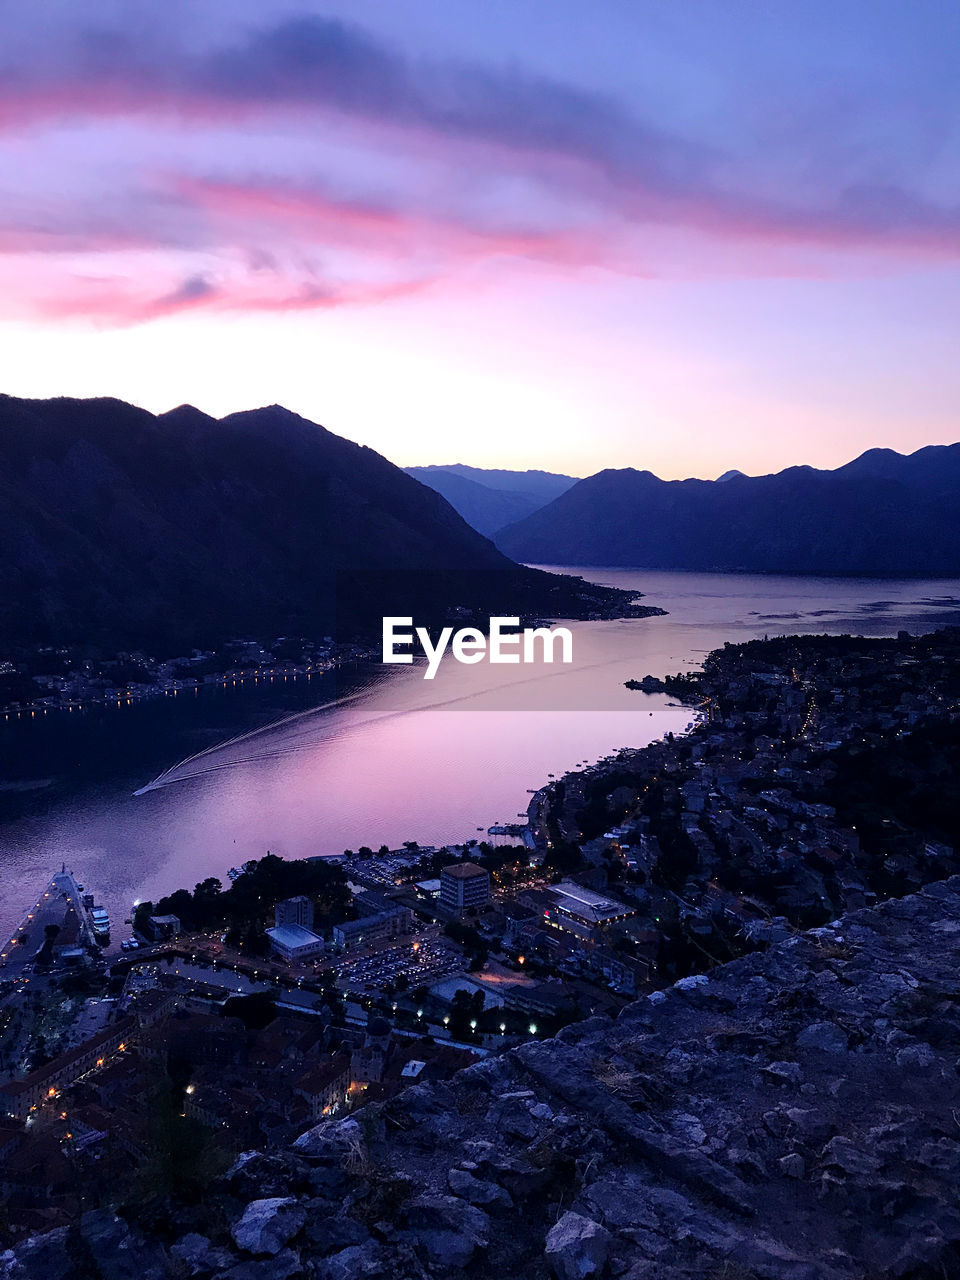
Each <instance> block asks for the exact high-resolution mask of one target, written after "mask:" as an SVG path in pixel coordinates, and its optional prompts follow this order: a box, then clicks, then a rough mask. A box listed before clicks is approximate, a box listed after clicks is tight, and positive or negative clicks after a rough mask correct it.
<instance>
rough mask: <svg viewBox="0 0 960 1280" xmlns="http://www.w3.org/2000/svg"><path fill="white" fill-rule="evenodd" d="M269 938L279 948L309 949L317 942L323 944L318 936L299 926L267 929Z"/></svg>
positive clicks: (283, 925)
mask: <svg viewBox="0 0 960 1280" xmlns="http://www.w3.org/2000/svg"><path fill="white" fill-rule="evenodd" d="M266 934H267V937H268V938H269V939H270V941H271V942H274V943H276V945H277V946H278V947H290V948H291V949H292V948H294V947H308V946H312V945H314V944H315V943H317V942H322V941H323V939H322V938H319V937H318V936H317V934H315V933H313V932H312V931H311V930H310V929H304V928H303V926H302V925H299V924H282V925H279V926H278V927H277V928H276V929H267V931H266Z"/></svg>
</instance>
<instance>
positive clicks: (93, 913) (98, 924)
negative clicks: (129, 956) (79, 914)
mask: <svg viewBox="0 0 960 1280" xmlns="http://www.w3.org/2000/svg"><path fill="white" fill-rule="evenodd" d="M90 923H91V924H92V925H93V936H94V937H95V938H96V940H97V942H101V943H102V942H109V940H110V917H109V915H107V913H106V911H105V910H104V908H103V907H91V908H90Z"/></svg>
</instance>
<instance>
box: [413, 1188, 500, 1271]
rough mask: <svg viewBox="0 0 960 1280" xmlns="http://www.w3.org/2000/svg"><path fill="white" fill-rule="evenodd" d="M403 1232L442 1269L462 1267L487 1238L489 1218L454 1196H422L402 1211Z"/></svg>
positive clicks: (485, 1242)
mask: <svg viewBox="0 0 960 1280" xmlns="http://www.w3.org/2000/svg"><path fill="white" fill-rule="evenodd" d="M402 1217H403V1221H404V1223H405V1225H406V1228H407V1231H406V1232H405V1233H404V1234H405V1235H406V1236H407V1237H408V1238H410V1239H411V1240H412V1241H413V1243H414V1244H415V1245H416V1246H418V1247H419V1249H420V1250H422V1251H423V1252H424V1253H426V1255H427V1257H428V1259H429V1260H430V1262H432V1263H434V1264H436V1265H439V1266H443V1267H465V1266H467V1264H468V1263H469V1262H471V1261H472V1260H473V1257H474V1254H475V1253H476V1252H477V1250H478V1249H485V1248H486V1246H487V1242H488V1241H489V1238H490V1219H489V1218H488V1217H487V1215H486V1214H485V1213H484V1212H483V1210H482V1209H478V1208H477V1207H476V1206H475V1205H471V1204H466V1203H465V1202H464V1201H463V1200H460V1199H458V1198H457V1197H456V1196H436V1195H422V1196H418V1197H417V1198H416V1199H415V1200H413V1201H411V1202H410V1203H409V1204H408V1205H406V1206H405V1208H404V1210H403V1215H402Z"/></svg>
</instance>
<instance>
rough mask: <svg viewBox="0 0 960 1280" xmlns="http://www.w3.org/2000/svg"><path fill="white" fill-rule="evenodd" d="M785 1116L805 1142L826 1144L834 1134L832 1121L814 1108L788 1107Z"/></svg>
mask: <svg viewBox="0 0 960 1280" xmlns="http://www.w3.org/2000/svg"><path fill="white" fill-rule="evenodd" d="M783 1114H784V1115H785V1116H786V1118H787V1120H789V1121H790V1124H791V1125H792V1126H793V1130H794V1132H795V1133H797V1134H799V1136H800V1137H801V1138H802V1139H803V1141H804V1142H813V1143H819V1142H825V1141H826V1140H827V1138H829V1137H830V1134H831V1133H832V1132H833V1125H832V1124H831V1123H830V1121H829V1120H828V1119H827V1118H826V1117H825V1116H824V1115H822V1114H821V1113H820V1112H819V1111H815V1110H813V1109H812V1108H804V1107H787V1109H786V1111H785V1112H784V1113H783Z"/></svg>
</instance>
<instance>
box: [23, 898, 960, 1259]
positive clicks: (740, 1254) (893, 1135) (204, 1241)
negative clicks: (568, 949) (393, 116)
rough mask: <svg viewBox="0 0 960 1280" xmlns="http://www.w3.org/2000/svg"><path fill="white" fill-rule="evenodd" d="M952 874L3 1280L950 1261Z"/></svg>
mask: <svg viewBox="0 0 960 1280" xmlns="http://www.w3.org/2000/svg"><path fill="white" fill-rule="evenodd" d="M958 1060H960V878H955V879H952V880H949V881H946V882H944V883H941V884H936V885H932V886H930V887H928V888H927V889H925V890H923V891H922V892H921V893H918V894H915V895H913V896H912V897H909V898H905V899H902V900H899V901H891V902H888V903H886V904H884V905H883V906H880V907H876V908H872V909H869V910H864V911H860V912H857V913H855V914H853V915H851V916H848V917H847V918H845V919H843V920H841V921H839V922H838V923H836V924H834V925H831V926H829V927H826V928H822V929H818V930H815V931H813V932H812V933H808V934H804V935H801V936H798V937H796V938H793V939H791V940H789V941H788V942H786V943H783V944H781V945H779V946H777V947H775V948H772V949H771V950H769V951H768V952H766V953H764V954H757V955H752V956H749V957H746V958H744V959H742V960H738V961H736V962H734V963H732V964H729V965H726V966H724V967H722V968H718V969H715V970H713V972H712V973H711V974H710V975H708V976H698V977H695V978H688V979H684V980H683V981H681V982H680V983H678V984H677V985H676V986H675V987H673V988H672V989H670V990H669V991H666V992H655V993H654V994H653V995H652V996H650V997H649V998H645V999H643V1000H641V1001H639V1002H638V1003H636V1004H633V1005H631V1006H630V1007H628V1008H627V1009H626V1010H624V1012H623V1013H622V1015H621V1016H620V1017H619V1019H618V1020H617V1021H616V1022H615V1023H610V1022H608V1021H606V1020H600V1019H596V1020H592V1021H588V1022H584V1023H580V1024H578V1025H576V1026H573V1027H569V1028H567V1029H566V1030H565V1031H564V1032H563V1033H562V1034H561V1035H560V1036H559V1037H558V1038H557V1039H556V1040H553V1041H547V1042H540V1043H536V1042H531V1043H528V1044H525V1045H523V1046H521V1047H519V1048H517V1049H514V1050H512V1051H510V1052H509V1053H506V1054H504V1055H503V1056H501V1057H497V1058H490V1059H488V1060H486V1061H484V1062H482V1063H480V1064H478V1065H476V1066H473V1067H470V1068H469V1069H468V1070H466V1071H464V1072H461V1073H460V1074H459V1075H458V1076H456V1077H455V1078H454V1079H453V1081H451V1082H450V1083H447V1084H437V1085H422V1086H415V1087H413V1088H411V1089H409V1090H407V1091H406V1092H405V1093H403V1094H401V1095H399V1096H398V1097H396V1098H393V1099H391V1100H390V1101H389V1102H386V1103H383V1104H378V1105H371V1106H368V1107H366V1108H365V1109H363V1110H361V1111H358V1112H356V1113H355V1114H354V1115H352V1116H349V1117H347V1118H346V1119H342V1120H335V1121H331V1122H328V1123H326V1124H322V1125H320V1126H318V1127H317V1128H315V1129H313V1130H311V1131H310V1132H308V1133H305V1134H304V1135H303V1136H302V1137H301V1138H300V1139H299V1140H298V1141H297V1142H296V1144H295V1146H294V1149H293V1150H291V1151H289V1152H285V1153H280V1154H277V1153H271V1154H250V1155H248V1156H244V1157H241V1159H240V1160H239V1161H238V1162H237V1164H236V1165H235V1166H234V1168H233V1169H232V1170H231V1171H230V1173H229V1174H227V1175H226V1177H225V1178H224V1179H222V1180H221V1182H220V1183H218V1184H217V1185H214V1186H212V1187H211V1188H210V1190H209V1195H208V1196H207V1197H206V1198H205V1201H204V1203H203V1204H200V1205H196V1206H194V1207H192V1208H189V1209H185V1208H182V1207H181V1208H177V1209H173V1210H171V1209H169V1207H168V1206H167V1207H162V1208H158V1210H157V1213H156V1215H155V1217H154V1218H153V1219H152V1220H151V1221H150V1222H146V1223H144V1222H141V1223H138V1224H130V1223H127V1222H125V1221H123V1220H122V1219H118V1218H116V1217H115V1216H114V1215H113V1214H111V1213H108V1212H104V1211H97V1212H93V1213H90V1214H88V1215H86V1217H85V1218H84V1219H83V1221H82V1224H81V1227H80V1228H79V1229H78V1230H76V1231H71V1230H68V1229H62V1230H60V1231H56V1232H52V1233H50V1234H48V1235H46V1236H39V1237H35V1238H33V1239H31V1240H29V1241H26V1242H24V1243H23V1244H21V1245H20V1246H18V1248H17V1250H16V1252H15V1253H7V1254H6V1255H4V1256H3V1258H2V1260H0V1276H3V1277H7V1278H9V1280H13V1278H14V1277H16V1280H80V1278H81V1277H82V1278H83V1280H89V1278H90V1277H102V1278H103V1280H126V1278H127V1277H131V1278H133V1277H137V1278H138V1280H159V1278H160V1277H179V1278H181V1280H186V1278H187V1277H216V1278H217V1280H288V1278H289V1277H299V1276H307V1277H316V1278H317V1280H355V1278H356V1277H369V1278H375V1277H389V1278H390V1280H405V1278H407V1277H426V1276H459V1275H461V1274H463V1275H466V1276H474V1277H478V1278H480V1277H497V1278H498V1280H514V1278H516V1280H528V1278H529V1280H534V1278H535V1277H537V1278H539V1277H548V1276H555V1277H558V1278H559V1280H580V1278H581V1277H588V1276H597V1277H600V1276H609V1277H627V1278H628V1280H679V1277H681V1276H684V1277H686V1276H698V1277H699V1276H707V1277H710V1276H714V1277H716V1278H717V1280H748V1278H749V1277H765V1278H766V1277H771V1278H773V1277H776V1278H777V1280H780V1278H781V1277H785V1278H789V1280H814V1278H821V1277H822V1278H823V1280H828V1278H829V1280H833V1278H836V1280H841V1278H845V1277H861V1276H871V1277H890V1278H891V1280H892V1278H893V1277H904V1278H906V1277H915V1278H916V1280H921V1278H924V1280H925V1278H926V1277H931V1278H932V1277H945V1276H947V1277H949V1276H955V1275H960V1191H958V1188H960V1075H958Z"/></svg>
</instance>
